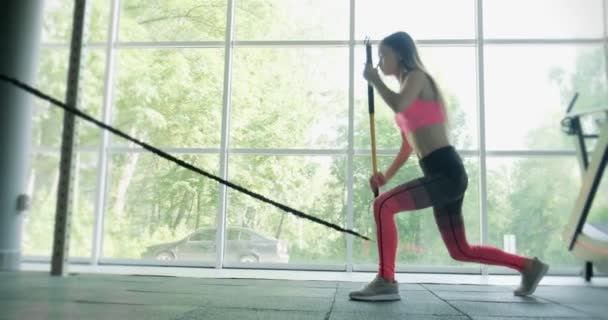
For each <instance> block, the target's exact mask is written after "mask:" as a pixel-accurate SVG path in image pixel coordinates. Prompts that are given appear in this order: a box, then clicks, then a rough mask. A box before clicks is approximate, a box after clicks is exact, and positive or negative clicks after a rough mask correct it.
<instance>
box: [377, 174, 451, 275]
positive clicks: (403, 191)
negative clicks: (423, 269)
mask: <svg viewBox="0 0 608 320" xmlns="http://www.w3.org/2000/svg"><path fill="white" fill-rule="evenodd" d="M445 183H446V181H445V178H443V177H437V178H429V177H422V178H419V179H415V180H412V181H410V182H408V183H405V184H402V185H400V186H398V187H395V188H394V189H392V190H390V191H387V192H385V193H382V194H381V195H380V196H379V197H378V198H376V200H375V201H374V219H375V221H376V238H377V239H376V242H377V244H378V256H379V271H378V273H379V275H380V276H381V277H383V278H384V279H387V280H393V279H394V278H395V259H396V255H397V242H398V232H397V226H396V225H395V217H394V216H395V214H397V213H399V212H401V211H413V210H418V209H423V208H428V207H430V206H431V205H433V202H434V200H435V202H436V201H437V199H432V198H433V197H432V196H431V193H429V188H431V189H436V188H437V186H441V185H443V184H445ZM435 198H436V197H435Z"/></svg>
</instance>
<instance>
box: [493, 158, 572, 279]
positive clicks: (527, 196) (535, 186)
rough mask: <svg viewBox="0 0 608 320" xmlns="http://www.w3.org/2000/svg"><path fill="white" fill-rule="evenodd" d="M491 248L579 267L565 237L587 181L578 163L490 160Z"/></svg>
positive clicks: (553, 263) (540, 160)
mask: <svg viewBox="0 0 608 320" xmlns="http://www.w3.org/2000/svg"><path fill="white" fill-rule="evenodd" d="M487 165H488V179H487V182H488V224H489V233H488V234H489V237H490V244H491V245H493V246H496V247H499V248H503V249H510V251H511V252H514V253H516V254H519V255H524V256H527V257H530V256H538V257H539V258H541V259H543V260H544V259H546V260H547V261H548V263H549V264H550V265H552V267H557V268H559V266H574V259H573V257H572V255H571V254H570V252H569V251H568V250H567V247H568V244H567V243H566V241H565V240H564V239H563V237H562V233H563V230H564V228H565V226H566V224H567V223H568V221H569V218H570V214H571V213H572V212H571V210H572V208H573V207H574V203H575V200H576V196H577V194H578V191H579V188H580V185H581V177H580V173H579V168H578V164H577V162H576V159H575V158H570V157H568V158H563V157H560V158H552V157H546V158H545V157H543V158H512V157H505V158H493V157H490V158H488V161H487Z"/></svg>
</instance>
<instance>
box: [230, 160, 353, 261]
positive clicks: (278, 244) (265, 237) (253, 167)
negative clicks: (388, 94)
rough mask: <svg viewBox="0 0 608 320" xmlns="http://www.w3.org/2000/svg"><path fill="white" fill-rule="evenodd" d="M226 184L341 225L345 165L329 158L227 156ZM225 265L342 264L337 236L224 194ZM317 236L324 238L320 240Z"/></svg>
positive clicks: (341, 240)
mask: <svg viewBox="0 0 608 320" xmlns="http://www.w3.org/2000/svg"><path fill="white" fill-rule="evenodd" d="M229 172H230V179H229V180H230V181H232V182H234V183H236V184H238V185H241V186H243V187H245V188H248V189H250V190H252V191H254V192H256V193H259V194H261V195H263V196H265V197H267V198H269V199H272V200H274V201H277V202H280V203H283V204H285V205H287V206H290V207H292V208H294V209H297V210H300V211H302V212H304V213H307V214H309V215H312V216H315V217H318V218H321V219H323V220H326V221H329V222H332V223H334V224H337V225H340V226H345V225H346V224H345V223H346V222H345V219H346V213H345V212H346V211H345V210H346V175H345V173H346V160H345V158H344V157H328V156H261V155H260V156H257V155H231V156H230V170H229ZM227 219H228V220H227V221H228V222H227V224H228V228H229V229H228V232H229V233H230V230H238V231H240V232H241V234H243V233H249V234H250V235H249V236H248V237H250V239H247V237H243V238H242V239H241V240H240V241H233V242H230V241H229V242H228V243H227V245H226V253H225V260H226V262H260V263H293V264H342V265H343V264H344V263H345V261H346V260H345V259H346V242H345V239H346V238H345V237H344V236H343V234H342V233H340V232H338V231H336V230H333V229H328V228H327V227H325V226H323V225H320V224H317V223H314V222H312V221H309V220H306V219H303V218H297V217H296V216H294V215H292V214H289V213H286V212H284V211H282V210H280V209H278V208H276V207H274V206H272V205H270V204H267V203H264V202H261V201H259V200H257V199H254V198H252V197H250V196H248V195H245V194H243V193H240V192H237V191H234V190H230V191H229V194H228V216H227ZM320 234H322V235H323V237H319V235H320Z"/></svg>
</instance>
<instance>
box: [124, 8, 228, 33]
mask: <svg viewBox="0 0 608 320" xmlns="http://www.w3.org/2000/svg"><path fill="white" fill-rule="evenodd" d="M226 10H227V6H226V0H202V1H201V0H185V1H146V0H123V1H121V8H120V30H119V38H120V40H121V41H196V40H223V39H224V37H225V36H226Z"/></svg>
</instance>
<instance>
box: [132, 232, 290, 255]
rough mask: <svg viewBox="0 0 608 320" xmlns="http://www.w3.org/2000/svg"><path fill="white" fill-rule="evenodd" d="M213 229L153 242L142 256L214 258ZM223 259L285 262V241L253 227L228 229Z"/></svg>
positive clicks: (286, 252)
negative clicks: (181, 237) (263, 233)
mask: <svg viewBox="0 0 608 320" xmlns="http://www.w3.org/2000/svg"><path fill="white" fill-rule="evenodd" d="M215 233H216V229H215V228H202V229H199V230H196V231H194V232H193V233H191V234H189V235H188V236H186V237H185V238H183V239H181V240H178V241H174V242H168V243H161V244H156V245H152V246H149V247H147V248H146V251H145V252H144V253H143V254H142V258H143V259H157V260H163V261H172V260H190V261H192V260H205V261H209V260H214V259H215V252H216V243H215ZM225 245H226V250H225V256H224V259H225V260H226V261H230V262H236V261H238V262H262V263H287V262H288V261H289V253H288V248H287V242H286V241H285V240H278V239H275V238H271V237H268V236H264V235H262V234H260V233H258V232H256V231H254V230H252V229H247V228H236V227H229V228H228V229H227V239H226V244H225Z"/></svg>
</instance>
